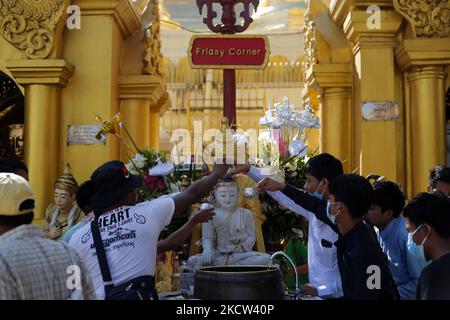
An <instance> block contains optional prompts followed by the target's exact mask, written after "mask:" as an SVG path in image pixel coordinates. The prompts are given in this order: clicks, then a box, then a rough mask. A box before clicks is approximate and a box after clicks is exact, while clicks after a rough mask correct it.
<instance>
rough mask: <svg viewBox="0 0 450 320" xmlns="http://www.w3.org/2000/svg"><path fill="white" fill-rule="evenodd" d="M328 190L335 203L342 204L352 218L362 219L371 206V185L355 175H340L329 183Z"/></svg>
mask: <svg viewBox="0 0 450 320" xmlns="http://www.w3.org/2000/svg"><path fill="white" fill-rule="evenodd" d="M329 188H330V193H331V194H332V195H334V197H335V199H336V200H335V201H336V202H343V203H344V204H345V205H346V206H347V208H348V212H349V213H350V215H351V216H352V217H353V218H361V217H363V216H364V215H365V214H366V213H367V211H368V210H369V208H370V205H371V204H372V198H373V189H372V185H371V184H370V183H369V181H367V179H366V178H364V177H361V176H359V175H357V174H345V175H341V176H339V177H337V178H335V179H334V180H333V181H331V184H330V187H329Z"/></svg>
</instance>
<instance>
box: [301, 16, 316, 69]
mask: <svg viewBox="0 0 450 320" xmlns="http://www.w3.org/2000/svg"><path fill="white" fill-rule="evenodd" d="M315 29H316V26H315V22H314V20H313V17H312V15H311V13H310V11H309V8H308V10H307V11H306V12H305V59H304V61H303V72H304V78H306V71H307V70H308V69H309V68H310V67H311V66H312V65H314V64H316V63H317V44H316V30H315Z"/></svg>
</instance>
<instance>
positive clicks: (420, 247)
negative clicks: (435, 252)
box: [408, 224, 430, 261]
mask: <svg viewBox="0 0 450 320" xmlns="http://www.w3.org/2000/svg"><path fill="white" fill-rule="evenodd" d="M423 225H424V224H421V225H420V226H418V227H417V228H416V230H414V231H413V232H412V233H410V234H409V235H408V246H411V245H412V244H415V245H416V249H415V250H414V251H413V252H415V254H416V256H417V257H419V258H420V259H422V260H425V261H428V260H427V259H426V258H425V251H424V248H423V245H424V244H425V241H427V239H428V237H429V236H430V233H428V234H427V236H426V237H425V238H424V239H423V241H422V243H421V244H420V245H418V244H416V243H415V241H414V239H413V236H414V234H415V233H416V232H417V230H419V229H420V227H422V226H423Z"/></svg>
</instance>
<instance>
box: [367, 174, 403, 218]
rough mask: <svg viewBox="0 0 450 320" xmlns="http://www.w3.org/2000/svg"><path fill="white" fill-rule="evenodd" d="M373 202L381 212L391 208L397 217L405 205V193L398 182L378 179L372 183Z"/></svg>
mask: <svg viewBox="0 0 450 320" xmlns="http://www.w3.org/2000/svg"><path fill="white" fill-rule="evenodd" d="M372 203H373V204H376V205H377V206H379V207H380V208H381V211H382V212H385V211H387V210H392V212H393V214H394V217H395V218H397V217H398V216H400V213H402V210H403V207H404V206H405V195H404V194H403V191H402V189H401V188H400V186H399V185H398V184H396V183H395V182H392V181H380V182H376V183H375V184H374V185H373V202H372Z"/></svg>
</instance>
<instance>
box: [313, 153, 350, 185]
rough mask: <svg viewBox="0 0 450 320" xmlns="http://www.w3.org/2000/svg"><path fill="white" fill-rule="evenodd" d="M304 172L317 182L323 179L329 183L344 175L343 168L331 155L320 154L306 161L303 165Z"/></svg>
mask: <svg viewBox="0 0 450 320" xmlns="http://www.w3.org/2000/svg"><path fill="white" fill-rule="evenodd" d="M305 172H306V173H307V174H309V175H311V176H313V177H315V178H316V179H317V180H319V181H320V180H322V179H324V178H325V179H327V180H328V181H330V182H331V181H333V179H334V178H336V177H338V176H340V175H342V174H344V168H343V166H342V162H341V161H339V160H338V159H336V158H335V157H333V156H332V155H331V154H328V153H321V154H319V155H317V156H314V157H312V158H311V159H309V160H308V162H307V163H306V164H305Z"/></svg>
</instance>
